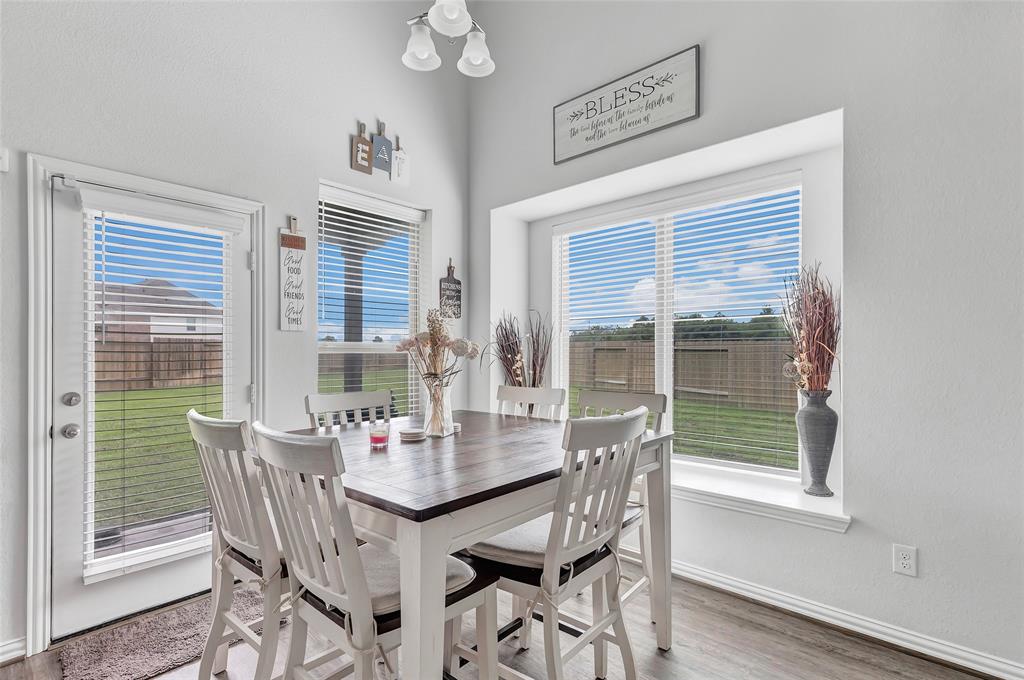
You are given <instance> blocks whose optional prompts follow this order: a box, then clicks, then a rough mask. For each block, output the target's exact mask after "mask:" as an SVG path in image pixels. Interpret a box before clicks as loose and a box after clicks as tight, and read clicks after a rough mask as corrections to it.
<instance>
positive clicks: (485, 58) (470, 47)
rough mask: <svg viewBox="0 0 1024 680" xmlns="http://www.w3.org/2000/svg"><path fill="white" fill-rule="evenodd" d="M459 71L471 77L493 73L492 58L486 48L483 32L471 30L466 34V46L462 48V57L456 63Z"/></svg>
mask: <svg viewBox="0 0 1024 680" xmlns="http://www.w3.org/2000/svg"><path fill="white" fill-rule="evenodd" d="M457 66H458V68H459V71H461V72H462V73H463V74H465V75H467V76H470V77H472V78H483V77H484V76H489V75H491V74H492V73H494V60H493V59H491V51H490V50H489V49H487V42H486V40H485V39H484V34H483V33H482V32H480V31H473V32H472V33H470V34H469V35H467V36H466V48H465V49H464V50H462V58H461V59H459V63H458V64H457Z"/></svg>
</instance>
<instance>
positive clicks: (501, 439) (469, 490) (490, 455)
mask: <svg viewBox="0 0 1024 680" xmlns="http://www.w3.org/2000/svg"><path fill="white" fill-rule="evenodd" d="M454 419H455V421H456V422H458V423H461V424H462V432H460V433H458V434H454V435H451V436H449V437H442V438H427V439H426V440H425V441H421V442H408V443H407V442H402V441H401V440H400V438H399V435H398V431H399V430H402V429H406V428H412V427H416V426H417V425H416V423H417V421H413V420H411V419H409V418H395V419H393V420H392V421H391V440H390V442H389V444H388V448H387V449H384V450H382V451H372V450H370V439H369V428H368V427H367V426H366V425H349V426H348V427H332V428H319V429H317V428H307V429H303V430H294V432H295V433H296V434H317V435H327V434H331V435H334V436H336V437H337V438H338V440H339V441H340V442H341V451H342V455H343V456H344V458H345V475H344V476H343V481H344V484H345V493H346V494H347V495H348V497H349V498H351V499H352V500H354V501H358V502H360V503H363V504H365V505H368V506H370V507H374V508H379V509H381V510H384V511H385V512H389V513H391V514H394V515H398V516H400V517H405V518H408V519H411V520H413V521H416V522H423V521H426V520H429V519H432V518H434V517H438V516H440V515H443V514H446V513H449V512H453V511H455V510H460V509H462V508H466V507H469V506H471V505H474V504H476V503H480V502H483V501H486V500H490V499H492V498H497V497H498V496H502V495H505V494H507V493H512V492H514V491H518V490H519V489H524V488H527V487H529V486H532V485H534V484H539V483H541V482H544V481H547V480H549V479H554V478H556V477H558V475H559V474H560V473H561V470H562V462H563V460H564V457H565V454H564V452H563V451H562V434H563V431H564V430H565V423H564V422H553V421H548V420H540V419H537V418H523V417H516V416H505V415H498V414H494V413H481V412H478V411H455V413H454ZM646 436H647V438H648V439H660V438H661V436H658V435H654V433H653V432H648V434H647V435H646Z"/></svg>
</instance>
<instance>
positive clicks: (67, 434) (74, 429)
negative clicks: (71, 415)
mask: <svg viewBox="0 0 1024 680" xmlns="http://www.w3.org/2000/svg"><path fill="white" fill-rule="evenodd" d="M60 433H61V434H62V435H64V438H65V439H74V438H75V437H77V436H78V435H80V434H81V433H82V427H81V426H80V425H79V424H78V423H68V424H67V425H65V426H64V427H62V428H60Z"/></svg>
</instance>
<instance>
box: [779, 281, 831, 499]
mask: <svg viewBox="0 0 1024 680" xmlns="http://www.w3.org/2000/svg"><path fill="white" fill-rule="evenodd" d="M783 320H784V321H785V324H786V330H787V331H788V332H789V337H790V340H791V341H792V343H793V356H792V357H790V361H788V362H787V363H786V365H785V366H784V368H783V373H784V374H785V375H786V377H788V378H790V379H792V380H793V382H794V383H796V385H797V387H799V388H800V394H801V395H802V396H803V400H802V401H803V404H802V405H801V407H800V409H799V410H798V411H797V414H796V426H797V432H798V433H799V435H800V448H802V449H803V452H804V455H805V456H806V458H807V464H808V468H809V470H810V477H811V485H810V486H809V487H807V488H806V489H804V492H805V493H807V494H810V495H811V496H832V495H833V493H832V490H831V489H829V488H828V485H827V484H826V481H827V478H828V469H829V466H830V465H831V463H832V450H833V448H834V447H835V442H836V430H837V428H838V426H839V415H838V414H837V413H836V412H835V411H834V410H832V408H831V407H830V406H829V405H828V404H827V403H826V401H827V400H828V398H829V397H830V396H831V395H832V390H830V389H829V388H828V385H829V382H830V381H831V379H832V365H833V363H834V362H835V361H836V359H837V356H836V352H837V350H838V348H839V330H840V309H839V293H838V292H837V291H835V290H834V289H833V287H832V284H831V282H829V280H828V279H827V278H826V277H824V276H823V275H822V274H821V271H820V264H815V265H813V266H805V267H803V269H802V270H801V272H800V276H799V278H795V279H793V280H792V281H790V282H789V283H788V284H787V285H786V299H785V304H784V305H783Z"/></svg>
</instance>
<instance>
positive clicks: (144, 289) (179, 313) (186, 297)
mask: <svg viewBox="0 0 1024 680" xmlns="http://www.w3.org/2000/svg"><path fill="white" fill-rule="evenodd" d="M93 300H94V304H95V307H94V316H93V319H94V321H95V322H96V324H97V325H101V324H106V326H107V328H108V329H110V328H111V327H112V326H118V327H120V329H121V331H122V332H124V333H134V334H139V333H141V334H149V333H151V332H152V331H151V325H160V324H161V319H167V320H168V322H170V321H171V319H174V318H177V317H197V318H202V319H206V320H219V319H220V317H222V316H223V314H224V310H223V309H221V308H220V307H217V306H214V305H213V304H211V303H210V302H209V301H208V300H204V299H203V298H201V297H199V296H197V295H195V294H194V293H192V292H191V291H189V290H188V289H186V288H182V287H181V286H178V285H176V284H174V283H171V282H170V281H167V280H165V279H143V280H142V281H139V282H138V283H107V284H105V285H104V284H101V285H98V286H97V287H96V288H95V291H94V297H93ZM183 331H184V329H183Z"/></svg>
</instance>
